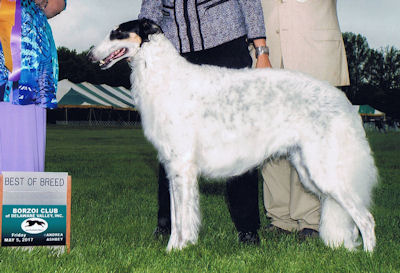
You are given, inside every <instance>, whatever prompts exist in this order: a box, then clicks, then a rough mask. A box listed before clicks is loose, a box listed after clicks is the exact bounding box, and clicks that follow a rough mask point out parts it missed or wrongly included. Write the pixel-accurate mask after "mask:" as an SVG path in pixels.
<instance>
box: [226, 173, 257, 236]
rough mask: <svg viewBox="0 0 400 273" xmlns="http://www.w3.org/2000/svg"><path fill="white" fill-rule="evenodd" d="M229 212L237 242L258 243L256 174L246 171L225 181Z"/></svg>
mask: <svg viewBox="0 0 400 273" xmlns="http://www.w3.org/2000/svg"><path fill="white" fill-rule="evenodd" d="M226 189H227V201H228V206H229V212H230V214H231V218H232V220H233V223H234V224H235V227H236V229H237V231H238V232H239V241H240V242H244V243H259V240H260V239H259V237H258V235H257V230H258V229H259V228H260V215H259V208H258V172H257V170H252V171H248V172H246V173H244V174H242V175H240V176H235V177H232V178H229V179H228V180H227V181H226Z"/></svg>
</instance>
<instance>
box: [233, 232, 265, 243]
mask: <svg viewBox="0 0 400 273" xmlns="http://www.w3.org/2000/svg"><path fill="white" fill-rule="evenodd" d="M238 237H239V243H242V244H248V245H259V244H260V237H258V233H257V231H247V232H244V231H239V234H238Z"/></svg>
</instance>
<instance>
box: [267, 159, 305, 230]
mask: <svg viewBox="0 0 400 273" xmlns="http://www.w3.org/2000/svg"><path fill="white" fill-rule="evenodd" d="M261 174H262V176H263V180H264V183H263V189H264V206H265V210H266V212H267V217H268V218H270V220H271V225H272V226H273V227H278V228H280V229H284V230H286V231H294V230H297V228H298V227H297V222H296V221H293V219H291V217H290V210H289V207H290V176H291V171H290V164H289V162H288V161H287V160H286V159H285V158H277V159H275V160H269V161H267V162H265V163H264V166H263V168H262V171H261Z"/></svg>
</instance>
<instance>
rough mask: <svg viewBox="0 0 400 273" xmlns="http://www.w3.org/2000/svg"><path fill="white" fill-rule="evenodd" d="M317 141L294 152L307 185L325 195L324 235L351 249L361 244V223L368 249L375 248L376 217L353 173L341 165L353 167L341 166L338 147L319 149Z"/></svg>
mask: <svg viewBox="0 0 400 273" xmlns="http://www.w3.org/2000/svg"><path fill="white" fill-rule="evenodd" d="M316 145H317V144H316V143H314V144H313V145H312V148H309V149H307V148H308V147H307V148H305V149H304V147H303V150H299V151H298V152H297V153H295V154H294V155H293V156H292V160H291V161H292V163H293V164H294V166H295V167H296V169H297V171H298V173H299V177H300V180H301V181H302V183H303V184H304V186H305V187H306V188H307V189H309V190H310V191H312V192H315V193H316V194H317V195H319V196H321V198H322V213H321V221H320V236H321V238H322V239H323V241H324V242H325V243H326V244H327V245H329V246H332V247H338V246H340V245H342V244H343V245H344V247H346V248H347V249H350V250H351V249H354V248H355V247H356V246H357V242H356V239H357V237H358V231H357V227H358V229H359V230H360V231H361V234H362V237H363V243H364V249H365V250H366V251H372V250H373V248H374V246H375V233H374V225H375V224H374V220H373V217H372V215H371V213H370V212H369V211H368V209H367V208H366V205H365V204H366V202H365V200H361V198H360V196H359V194H358V193H357V192H354V190H352V186H351V184H352V181H350V180H351V179H352V174H350V173H340V172H338V170H340V169H342V171H343V172H345V170H346V169H347V170H350V171H351V169H352V168H351V167H349V168H343V167H342V168H339V169H338V167H337V166H336V164H338V160H336V158H335V157H333V158H332V157H330V156H332V155H334V153H335V151H332V150H329V148H328V149H325V150H324V149H318V147H316ZM310 147H311V146H310ZM316 151H319V152H316ZM322 151H324V152H322ZM323 153H325V156H324V154H323ZM327 155H330V156H327ZM321 162H322V163H323V164H321ZM340 164H343V163H342V162H340ZM355 225H356V226H357V227H356V226H355Z"/></svg>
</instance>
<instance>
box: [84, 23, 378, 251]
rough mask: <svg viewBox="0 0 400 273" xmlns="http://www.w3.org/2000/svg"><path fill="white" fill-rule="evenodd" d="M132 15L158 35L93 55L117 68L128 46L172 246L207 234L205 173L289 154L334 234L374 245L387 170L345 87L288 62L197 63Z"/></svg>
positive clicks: (331, 241) (108, 44) (234, 170)
mask: <svg viewBox="0 0 400 273" xmlns="http://www.w3.org/2000/svg"><path fill="white" fill-rule="evenodd" d="M131 24H133V25H134V26H135V27H134V28H133V29H134V30H133V31H132V33H131V34H130V37H131V38H132V37H134V38H137V37H138V36H139V37H141V38H142V39H146V37H144V36H143V35H141V34H140V32H143V29H147V31H145V32H146V35H150V36H148V38H149V41H148V42H145V43H142V42H137V41H138V40H136V42H130V41H128V40H129V39H125V40H119V39H113V40H110V39H106V41H104V42H103V43H102V44H101V45H99V46H98V47H96V48H95V49H94V50H93V51H92V52H91V55H92V59H94V60H97V61H98V60H101V59H106V62H105V63H104V61H103V66H105V67H107V66H110V65H109V64H110V59H107V58H106V57H107V55H109V54H110V53H111V52H113V51H115V50H119V49H120V48H122V47H125V48H126V51H127V52H128V53H127V54H126V55H125V57H126V56H128V57H130V60H131V65H132V69H133V71H132V78H131V79H132V82H133V86H132V95H133V98H134V101H135V104H136V106H137V108H138V110H139V111H140V113H141V117H142V123H143V128H144V133H145V135H146V137H147V138H148V139H149V140H150V141H151V142H152V143H153V144H154V146H155V147H156V148H157V150H158V152H159V157H160V160H161V161H162V162H163V164H164V165H165V168H166V171H167V173H168V178H169V179H170V187H171V217H172V219H171V220H172V233H171V238H170V241H169V243H168V249H169V250H171V249H173V248H177V249H181V248H183V247H185V246H186V245H187V244H188V243H195V242H196V241H197V237H198V229H199V226H200V212H199V193H198V187H197V177H198V176H199V175H205V176H208V177H227V176H235V175H239V174H241V173H243V172H245V171H247V170H249V169H251V168H253V167H255V166H258V165H260V164H262V163H263V162H264V161H265V160H267V159H268V158H270V157H274V156H282V155H283V156H286V155H287V156H288V158H289V160H290V162H291V163H292V164H293V166H294V167H295V168H296V170H297V172H298V174H299V177H300V180H301V181H302V183H303V185H304V186H305V188H307V189H308V190H310V191H311V192H313V193H315V194H316V195H317V196H319V197H320V199H321V206H322V215H321V224H320V236H321V238H322V239H323V240H324V242H325V243H326V244H328V245H330V246H332V247H337V246H340V245H342V244H343V245H344V246H345V247H346V248H348V249H354V248H355V247H356V246H357V242H356V240H357V238H358V230H360V232H361V235H362V238H363V244H364V249H365V250H366V251H372V250H373V248H374V246H375V233H374V225H375V224H374V220H373V217H372V215H371V213H370V212H369V211H368V207H369V205H370V201H371V190H372V188H373V186H374V185H375V183H376V181H377V170H376V167H375V164H374V160H373V157H372V155H371V150H370V147H369V145H368V142H367V140H366V137H365V132H364V129H363V127H362V123H361V119H360V117H359V115H358V113H357V112H356V111H355V110H354V109H353V107H352V105H351V104H350V103H349V102H348V100H347V99H346V97H345V96H344V95H343V93H342V92H341V91H339V90H338V89H336V88H334V87H332V86H330V85H328V84H327V83H324V82H320V81H317V80H315V79H313V78H311V77H308V76H306V75H303V74H301V73H296V72H289V71H285V70H273V69H263V70H252V69H242V70H233V69H224V68H219V67H213V66H206V65H203V66H199V65H194V64H190V63H189V62H187V61H186V60H185V59H184V58H182V57H181V56H180V55H179V54H178V53H177V51H176V50H175V48H174V47H173V45H172V44H171V43H170V42H169V41H168V40H167V39H166V38H165V37H164V36H163V34H161V33H159V32H160V31H159V30H158V29H157V27H156V26H154V25H153V24H152V22H151V21H148V20H137V21H133V22H131ZM142 36H143V37H142ZM131 40H134V39H131ZM117 52H118V51H117ZM117 61H118V60H117ZM111 65H112V63H111Z"/></svg>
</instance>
